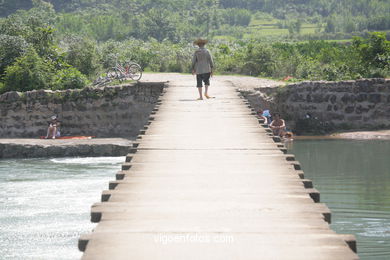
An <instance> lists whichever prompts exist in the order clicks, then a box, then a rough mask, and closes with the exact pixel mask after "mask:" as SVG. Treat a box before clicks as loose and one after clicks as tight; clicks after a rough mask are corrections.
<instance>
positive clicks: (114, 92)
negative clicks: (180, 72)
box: [0, 83, 166, 138]
mask: <svg viewBox="0 0 390 260" xmlns="http://www.w3.org/2000/svg"><path fill="white" fill-rule="evenodd" d="M165 86H166V85H165V84H164V83H137V84H132V85H121V86H108V87H102V88H92V87H91V88H85V89H81V90H65V91H50V90H34V91H28V92H24V93H20V92H15V91H14V92H8V93H5V94H3V95H1V96H0V118H1V121H0V136H1V138H13V137H18V138H27V137H35V138H36V137H39V136H44V135H46V130H47V126H48V121H50V117H51V116H52V115H58V118H59V120H60V121H61V134H62V135H88V136H96V137H126V138H131V137H135V136H136V135H137V134H138V131H139V129H140V128H142V126H143V125H144V124H145V123H146V122H147V119H148V116H149V114H150V112H151V111H152V109H153V107H154V105H155V103H156V101H157V99H158V97H159V95H160V94H161V93H162V91H163V88H164V87H165Z"/></svg>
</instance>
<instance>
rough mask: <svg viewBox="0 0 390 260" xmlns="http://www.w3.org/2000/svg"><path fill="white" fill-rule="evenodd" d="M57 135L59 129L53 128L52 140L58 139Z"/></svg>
mask: <svg viewBox="0 0 390 260" xmlns="http://www.w3.org/2000/svg"><path fill="white" fill-rule="evenodd" d="M56 134H57V127H55V126H54V127H53V133H52V138H53V139H56Z"/></svg>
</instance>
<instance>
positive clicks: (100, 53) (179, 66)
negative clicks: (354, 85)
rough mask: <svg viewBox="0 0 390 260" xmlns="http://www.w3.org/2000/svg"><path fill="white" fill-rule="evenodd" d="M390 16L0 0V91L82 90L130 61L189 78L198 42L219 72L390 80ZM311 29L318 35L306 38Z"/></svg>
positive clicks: (364, 3)
mask: <svg viewBox="0 0 390 260" xmlns="http://www.w3.org/2000/svg"><path fill="white" fill-rule="evenodd" d="M18 9H25V10H18ZM16 10H18V11H16ZM15 11H16V12H15ZM389 13H390V0H382V1H380V0H355V1H353V0H341V1H340V0H326V1H325V0H272V1H271V0H243V1H233V0H199V1H195V0H77V1H76V0H66V1H65V0H61V1H60V0H51V1H48V0H47V1H46V2H45V1H43V0H32V1H31V0H14V1H9V0H0V15H1V16H6V15H8V16H7V17H4V18H0V93H3V92H5V91H9V90H19V91H25V90H31V89H39V88H45V89H65V88H80V87H84V86H85V85H86V84H87V83H88V80H93V79H94V78H95V77H96V76H97V75H98V74H99V73H101V72H102V71H105V70H106V69H107V68H109V67H112V66H114V65H115V63H116V62H117V61H123V60H129V59H130V60H133V61H136V62H138V63H139V64H140V65H141V66H142V67H143V68H145V70H148V71H156V72H158V71H160V72H164V71H173V72H190V60H191V56H192V53H193V51H194V46H193V45H192V40H193V39H195V38H197V37H200V36H202V37H207V38H208V39H210V44H209V45H208V48H210V49H211V51H212V53H213V55H214V57H215V60H216V64H217V71H218V72H219V73H239V74H247V75H253V76H266V77H274V78H284V77H286V76H292V77H294V78H297V79H326V80H340V79H355V78H360V77H385V76H390V47H389V46H390V43H389V41H387V40H386V33H385V32H384V31H386V30H390V16H389V15H388V14H389ZM259 23H260V24H261V26H260V27H256V24H259ZM308 24H310V26H314V27H315V33H314V31H313V33H311V34H304V33H303V31H304V30H305V26H306V27H307V26H308ZM271 26H274V27H277V28H279V29H277V30H279V31H282V30H285V31H286V32H287V34H286V35H278V34H274V33H275V32H276V31H277V30H275V32H272V30H269V28H271ZM314 27H313V28H314ZM258 28H262V29H263V31H261V33H259V32H258ZM306 29H307V28H306ZM370 30H382V31H383V32H376V33H370V32H369V31H370ZM265 31H269V32H270V33H269V35H268V36H266V35H265V34H264V32H265ZM356 34H357V35H360V36H364V37H354V38H353V39H352V36H353V35H356ZM389 36H390V34H389ZM328 38H348V39H349V41H348V42H337V41H324V40H321V39H328ZM310 39H311V40H310Z"/></svg>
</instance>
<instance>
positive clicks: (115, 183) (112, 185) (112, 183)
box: [108, 181, 119, 190]
mask: <svg viewBox="0 0 390 260" xmlns="http://www.w3.org/2000/svg"><path fill="white" fill-rule="evenodd" d="M118 185H119V182H118V181H110V182H109V183H108V189H109V190H115V188H116V187H117V186H118Z"/></svg>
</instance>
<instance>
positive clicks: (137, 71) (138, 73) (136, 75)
mask: <svg viewBox="0 0 390 260" xmlns="http://www.w3.org/2000/svg"><path fill="white" fill-rule="evenodd" d="M128 73H129V77H130V78H131V79H132V80H137V81H138V80H140V79H141V77H142V69H141V66H140V65H138V64H136V63H133V64H130V66H129V68H128Z"/></svg>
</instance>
